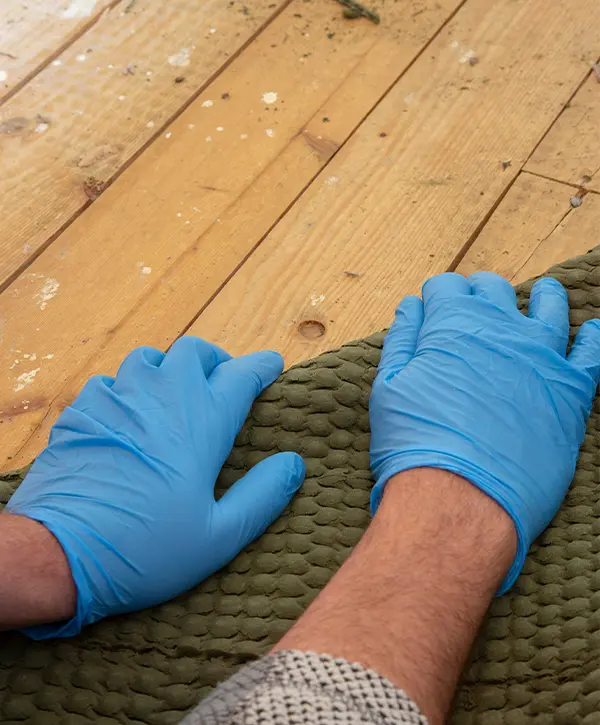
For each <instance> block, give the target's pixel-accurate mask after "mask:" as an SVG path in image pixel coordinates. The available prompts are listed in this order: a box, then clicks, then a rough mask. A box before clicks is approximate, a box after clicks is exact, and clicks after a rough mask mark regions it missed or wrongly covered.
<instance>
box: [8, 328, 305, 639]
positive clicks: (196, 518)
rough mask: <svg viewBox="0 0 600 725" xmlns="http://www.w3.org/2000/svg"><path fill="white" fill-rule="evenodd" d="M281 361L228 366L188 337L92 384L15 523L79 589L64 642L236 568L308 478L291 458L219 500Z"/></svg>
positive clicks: (26, 490) (30, 482) (143, 353)
mask: <svg viewBox="0 0 600 725" xmlns="http://www.w3.org/2000/svg"><path fill="white" fill-rule="evenodd" d="M282 368H283V360H282V358H281V356H280V355H278V354H277V353H274V352H259V353H254V354H252V355H246V356H244V357H239V358H231V357H230V356H229V355H228V354H227V353H225V352H223V350H220V349H219V348H218V347H216V346H214V345H211V344H209V343H208V342H205V341H204V340H199V339H197V338H193V337H184V338H182V339H180V340H178V341H177V342H176V343H175V344H174V345H173V347H172V348H171V350H170V351H169V352H168V353H166V354H164V353H162V352H160V351H158V350H155V349H153V348H149V347H146V348H144V347H142V348H138V349H137V350H134V351H133V352H132V353H131V354H130V355H129V356H128V357H127V358H126V359H125V361H124V362H123V364H122V365H121V367H120V368H119V371H118V372H117V375H116V378H111V377H103V376H99V377H95V378H92V379H91V380H90V381H89V382H88V383H87V384H86V385H85V387H84V388H83V390H82V392H81V393H80V395H79V396H78V398H77V399H76V400H75V402H74V403H73V405H72V406H70V407H69V408H66V409H65V411H64V412H63V413H62V415H61V416H60V418H59V419H58V421H57V422H56V424H55V426H54V428H53V430H52V433H51V436H50V443H49V445H48V447H47V448H46V449H45V450H44V451H43V453H42V454H41V455H40V456H39V457H38V459H37V460H36V462H35V463H34V465H33V467H32V468H31V470H30V472H29V474H28V476H27V477H26V479H25V480H24V481H23V483H22V484H21V486H20V487H19V488H18V490H17V491H16V493H15V494H14V496H13V497H12V498H11V500H10V501H9V503H8V506H7V508H6V510H7V511H8V512H10V513H13V514H21V515H23V516H28V517H30V518H32V519H35V520H36V521H39V522H41V523H42V524H44V525H45V526H46V527H47V528H48V529H49V530H50V531H51V532H52V533H53V534H54V536H56V538H57V539H58V541H59V542H60V544H61V545H62V547H63V549H64V551H65V553H66V555H67V558H68V561H69V564H70V567H71V571H72V574H73V579H74V581H75V585H76V587H77V594H78V597H77V613H76V615H75V616H74V617H73V618H72V619H71V620H70V621H69V622H67V623H64V624H57V625H49V626H41V627H33V628H30V629H29V630H25V631H26V633H27V634H29V635H30V636H32V637H34V638H36V639H41V638H45V637H50V636H68V635H73V634H76V633H77V632H79V630H80V629H81V628H82V627H83V626H84V625H86V624H89V623H91V622H95V621H96V620H98V619H101V618H102V617H106V616H108V615H111V614H119V613H123V612H130V611H132V610H136V609H141V608H143V607H148V606H151V605H153V604H157V603H159V602H162V601H164V600H167V599H170V598H171V597H174V596H176V595H178V594H181V593H182V592H184V591H186V590H187V589H189V588H191V587H192V586H194V585H195V584H197V583H198V582H200V581H201V580H202V579H204V578H205V577H207V576H209V575H210V574H212V573H213V572H215V571H216V570H217V569H219V568H221V567H222V566H224V565H225V564H227V562H229V561H230V560H231V559H232V558H233V557H234V556H235V555H236V554H237V553H238V552H239V551H240V549H242V548H243V547H244V546H246V545H247V544H248V543H250V542H251V541H252V540H253V539H255V538H256V537H257V536H259V535H260V534H261V533H262V532H263V531H264V530H265V529H266V527H267V526H268V525H269V524H270V523H271V522H272V521H273V520H274V519H275V518H276V517H277V516H278V515H279V514H280V513H281V512H282V510H283V509H284V507H285V506H286V504H287V503H288V502H289V500H290V498H291V497H292V496H293V494H294V493H295V491H296V490H297V489H298V488H299V487H300V485H301V484H302V481H303V479H304V463H303V461H302V459H301V458H300V456H298V455H296V454H295V453H279V454H277V455H275V456H272V457H271V458H268V459H266V460H265V461H262V462H261V463H259V464H258V465H257V466H255V467H254V468H253V469H252V470H251V471H250V472H249V473H247V474H246V475H245V476H244V478H242V479H241V480H240V481H238V482H237V483H236V484H235V485H234V486H233V487H232V488H230V489H229V490H228V491H227V493H225V495H224V496H223V497H222V498H221V499H220V500H219V501H218V502H216V501H215V498H214V485H215V481H216V478H217V475H218V473H219V471H220V469H221V467H222V465H223V463H224V462H225V460H226V458H227V456H228V455H229V452H230V450H231V447H232V446H233V442H234V438H235V436H236V434H237V433H238V431H239V430H240V428H241V426H242V424H243V422H244V419H245V418H246V416H247V414H248V411H249V410H250V406H251V405H252V402H253V401H254V399H255V397H256V396H257V395H258V394H259V393H260V392H261V391H262V390H263V389H264V388H265V387H266V386H267V385H269V384H270V383H272V382H273V381H274V380H275V378H276V377H277V376H278V375H279V373H280V372H281V370H282Z"/></svg>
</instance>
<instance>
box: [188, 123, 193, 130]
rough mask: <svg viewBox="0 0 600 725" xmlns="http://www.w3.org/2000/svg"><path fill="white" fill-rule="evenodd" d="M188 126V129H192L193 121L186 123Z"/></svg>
mask: <svg viewBox="0 0 600 725" xmlns="http://www.w3.org/2000/svg"><path fill="white" fill-rule="evenodd" d="M188 128H189V129H190V131H191V130H192V129H193V128H194V124H193V123H188Z"/></svg>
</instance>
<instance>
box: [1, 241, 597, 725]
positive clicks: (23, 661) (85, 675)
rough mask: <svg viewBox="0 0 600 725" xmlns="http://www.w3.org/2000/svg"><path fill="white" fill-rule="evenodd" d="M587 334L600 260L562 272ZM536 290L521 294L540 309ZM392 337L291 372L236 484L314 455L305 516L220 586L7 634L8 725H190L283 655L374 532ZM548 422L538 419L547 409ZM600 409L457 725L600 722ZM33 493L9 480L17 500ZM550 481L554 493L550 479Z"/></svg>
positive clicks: (484, 639) (240, 464)
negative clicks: (36, 633) (40, 634)
mask: <svg viewBox="0 0 600 725" xmlns="http://www.w3.org/2000/svg"><path fill="white" fill-rule="evenodd" d="M551 274H552V275H553V276H555V277H557V278H558V279H559V280H560V281H561V282H562V283H563V284H564V285H565V286H566V287H567V289H568V291H569V297H570V303H571V308H572V315H571V322H572V325H573V329H576V328H577V327H578V326H579V325H580V324H581V323H582V322H583V321H584V320H585V319H588V318H590V317H594V316H598V315H600V251H598V250H596V251H592V252H591V253H590V254H588V255H586V256H584V257H580V258H578V259H574V260H571V261H568V262H566V263H564V264H563V265H560V266H557V267H554V268H553V269H552V270H551ZM529 288H530V285H529V284H526V285H523V286H522V287H521V288H519V290H518V291H519V301H520V304H522V305H523V306H524V305H525V304H526V299H527V294H528V292H529ZM382 341H383V334H382V333H378V334H375V335H373V336H371V337H369V338H367V339H365V340H359V341H357V342H353V343H350V344H348V345H345V346H344V347H342V348H341V349H340V350H338V351H335V352H331V353H327V354H325V355H321V356H320V357H318V358H315V359H314V360H310V361H308V362H306V363H303V364H301V365H298V366H296V367H295V368H292V369H291V370H289V371H287V372H286V373H284V374H283V375H282V376H281V378H280V379H279V381H278V382H276V383H275V384H274V385H273V386H272V387H271V388H270V389H269V390H268V391H266V393H265V394H264V395H263V396H262V397H261V399H260V400H259V401H258V402H257V403H256V405H255V407H254V409H253V411H252V414H251V416H250V418H249V420H248V422H247V424H246V426H245V428H244V429H243V431H242V433H241V434H240V436H239V437H238V440H237V442H236V446H235V449H234V450H233V452H232V454H231V457H230V459H229V461H228V463H227V465H226V467H225V469H224V471H223V474H222V479H221V486H222V488H224V487H226V486H228V485H230V484H231V483H232V482H233V481H235V480H236V479H237V478H238V477H239V476H240V475H242V474H243V473H244V472H245V471H246V470H247V469H248V468H250V467H251V466H252V465H254V464H255V463H256V462H257V461H259V460H261V459H262V458H263V457H265V456H267V455H270V454H272V453H274V452H276V451H288V450H293V451H297V452H298V453H300V454H301V455H303V456H304V458H305V460H306V463H307V469H308V476H307V479H306V483H305V484H304V487H303V488H302V490H301V492H300V493H299V494H298V495H297V496H296V498H295V500H294V502H293V503H292V505H291V507H290V510H289V511H288V512H287V513H286V515H284V516H283V517H282V518H280V519H279V520H278V521H277V522H276V523H275V524H274V525H273V526H272V527H271V528H270V529H269V531H268V532H267V533H265V534H264V536H262V538H261V539H260V540H259V541H257V542H256V543H255V544H253V545H252V546H250V547H249V548H248V549H247V550H245V551H244V552H242V553H241V554H240V555H239V556H238V557H237V558H236V559H235V560H234V561H233V562H232V563H231V565H230V566H229V567H228V568H227V569H226V570H225V571H223V572H221V573H220V574H217V575H216V576H213V577H211V578H210V579H208V580H207V581H206V582H204V583H203V584H201V585H200V586H198V587H196V589H194V590H193V591H191V592H189V593H188V594H186V595H185V596H182V597H180V598H179V599H177V600H175V601H173V602H170V603H167V604H165V605H163V606H160V607H156V608H154V609H151V610H147V611H144V612H141V613H139V614H134V615H129V616H123V617H117V618H112V619H109V620H105V621H103V622H99V623H98V624H96V625H93V626H91V627H89V628H88V629H87V630H85V632H84V633H83V634H82V635H80V636H79V637H77V638H75V639H72V640H63V641H51V642H45V643H34V642H30V641H28V640H27V639H26V638H25V637H23V636H21V635H19V634H15V633H8V634H3V635H0V720H1V721H2V722H3V723H15V724H16V723H24V722H25V723H32V724H35V725H55V724H56V725H57V724H58V723H63V724H64V725H83V724H84V723H90V722H94V723H102V724H103V725H114V724H115V723H136V724H140V723H148V724H151V725H167V724H168V723H175V722H178V720H179V719H180V718H181V716H182V715H183V713H184V712H185V711H186V710H187V709H188V708H190V707H191V706H193V705H195V704H196V702H197V701H198V700H199V699H201V698H202V697H203V696H204V695H206V694H207V693H208V692H210V690H211V688H213V687H214V686H215V685H216V684H217V683H218V682H219V681H220V680H222V679H224V678H226V677H228V676H229V675H231V674H232V673H233V672H234V671H235V670H236V669H237V668H238V667H240V666H241V665H243V664H244V663H245V662H248V661H249V660H251V659H254V658H256V657H258V656H260V655H262V654H263V653H265V652H266V651H268V649H269V648H270V647H271V645H272V644H274V643H275V642H276V641H277V640H278V639H279V638H280V636H281V635H282V634H283V633H284V632H285V631H286V630H287V629H288V628H289V627H290V626H291V625H292V623H293V622H294V621H295V620H296V619H297V618H298V617H299V616H300V614H301V613H302V612H303V611H304V609H305V608H306V606H307V605H308V604H309V602H310V601H311V600H312V599H313V598H314V597H315V595H316V594H317V592H318V591H319V590H320V589H321V588H322V587H323V586H324V585H325V584H326V583H327V582H328V581H329V579H330V577H331V576H332V574H333V573H334V572H335V570H336V569H337V568H338V567H339V566H340V564H341V563H342V562H343V560H344V559H345V558H346V556H347V555H348V554H349V553H350V551H351V550H352V548H353V547H354V545H355V544H356V543H357V541H358V540H359V538H360V536H361V534H362V532H363V530H364V529H365V527H366V526H367V523H368V521H369V513H368V504H369V491H370V488H371V485H372V481H371V477H370V473H369V455H368V447H369V420H368V412H367V411H368V398H369V392H370V388H371V383H372V381H373V378H374V376H375V372H376V366H377V363H378V360H379V355H380V349H381V345H382ZM532 415H536V412H535V411H532ZM599 470H600V405H598V401H596V403H595V404H594V411H593V413H592V416H591V419H590V423H589V426H588V430H587V435H586V439H585V443H584V445H583V449H582V453H581V457H580V461H579V465H578V468H577V474H576V477H575V481H574V484H573V486H572V488H571V490H570V492H569V494H568V496H567V500H566V501H565V503H564V505H563V507H562V508H561V510H560V512H559V514H558V515H557V517H556V518H555V520H554V522H553V524H552V525H551V526H550V528H549V529H548V530H547V531H546V533H545V534H544V535H543V536H542V538H541V540H540V541H539V542H538V544H536V545H535V546H534V548H533V549H532V551H531V553H530V556H529V558H528V560H527V562H526V565H525V568H524V571H523V574H522V576H521V577H520V579H519V580H518V582H517V584H516V585H515V587H514V589H513V591H512V592H510V593H509V594H508V595H507V596H505V597H502V598H501V599H499V600H497V601H495V602H494V605H493V607H492V610H491V612H490V615H489V617H488V619H487V622H486V624H485V626H484V628H483V630H482V633H481V636H480V638H479V640H478V642H477V645H476V647H475V649H474V652H473V659H472V662H471V664H470V666H469V667H468V669H467V671H466V672H465V675H464V678H463V683H462V686H461V688H460V690H459V693H458V695H457V700H456V704H455V708H454V716H453V722H454V723H455V725H500V724H501V723H505V724H506V725H520V724H521V723H523V724H524V723H530V722H532V723H536V725H571V724H573V725H576V724H577V725H578V724H583V725H596V724H600V493H599V491H600V488H599V487H598V479H599V477H600V474H599ZM19 481H20V476H19V475H18V474H13V475H8V476H5V477H4V478H2V479H0V501H2V502H3V503H5V502H6V501H7V500H8V498H9V496H10V494H11V492H12V491H13V490H14V489H15V488H16V486H17V485H18V483H19ZM541 483H543V482H541Z"/></svg>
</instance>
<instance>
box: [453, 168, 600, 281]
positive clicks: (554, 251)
mask: <svg viewBox="0 0 600 725" xmlns="http://www.w3.org/2000/svg"><path fill="white" fill-rule="evenodd" d="M572 196H573V188H572V187H570V186H567V185H565V184H561V183H558V182H556V181H549V180H547V179H542V178H540V177H539V176H533V175H531V174H528V173H522V174H520V175H519V177H518V178H517V180H516V181H515V183H514V184H513V186H512V187H511V188H510V190H509V192H508V193H507V195H506V196H505V197H504V199H503V200H502V201H501V203H500V204H499V206H498V208H497V209H496V210H495V211H494V214H493V215H492V217H491V218H490V220H489V221H488V223H487V224H486V225H485V227H484V228H483V230H482V231H481V234H480V235H479V236H478V237H477V239H476V240H475V241H474V242H473V245H472V246H471V248H470V249H469V251H468V252H467V254H466V255H465V258H464V259H463V260H462V262H461V263H460V264H459V266H458V268H457V270H456V271H457V272H460V273H461V274H464V275H469V274H472V273H473V272H477V271H478V270H488V271H490V272H496V273H497V274H501V275H502V276H503V277H506V279H509V280H510V281H511V282H512V283H513V284H519V282H524V281H525V280H527V279H530V278H531V277H535V276H536V275H538V274H541V273H542V272H544V271H545V270H547V269H548V268H549V267H551V266H552V265H553V264H557V263H558V262H562V261H563V260H565V259H567V258H569V257H576V256H578V255H579V254H585V253H586V252H588V251H589V250H590V249H591V248H592V247H594V246H596V245H597V244H598V243H599V242H600V237H599V235H598V229H600V197H599V196H597V195H595V194H587V195H586V196H584V197H583V200H582V204H581V206H580V207H577V208H574V207H572V206H571V203H570V198H571V197H572Z"/></svg>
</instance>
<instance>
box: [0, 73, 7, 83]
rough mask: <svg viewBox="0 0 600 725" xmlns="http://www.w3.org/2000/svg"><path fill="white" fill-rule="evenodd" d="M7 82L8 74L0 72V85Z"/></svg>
mask: <svg viewBox="0 0 600 725" xmlns="http://www.w3.org/2000/svg"><path fill="white" fill-rule="evenodd" d="M6 80H8V73H7V72H6V71H5V70H0V83H4V82H5V81H6Z"/></svg>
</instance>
